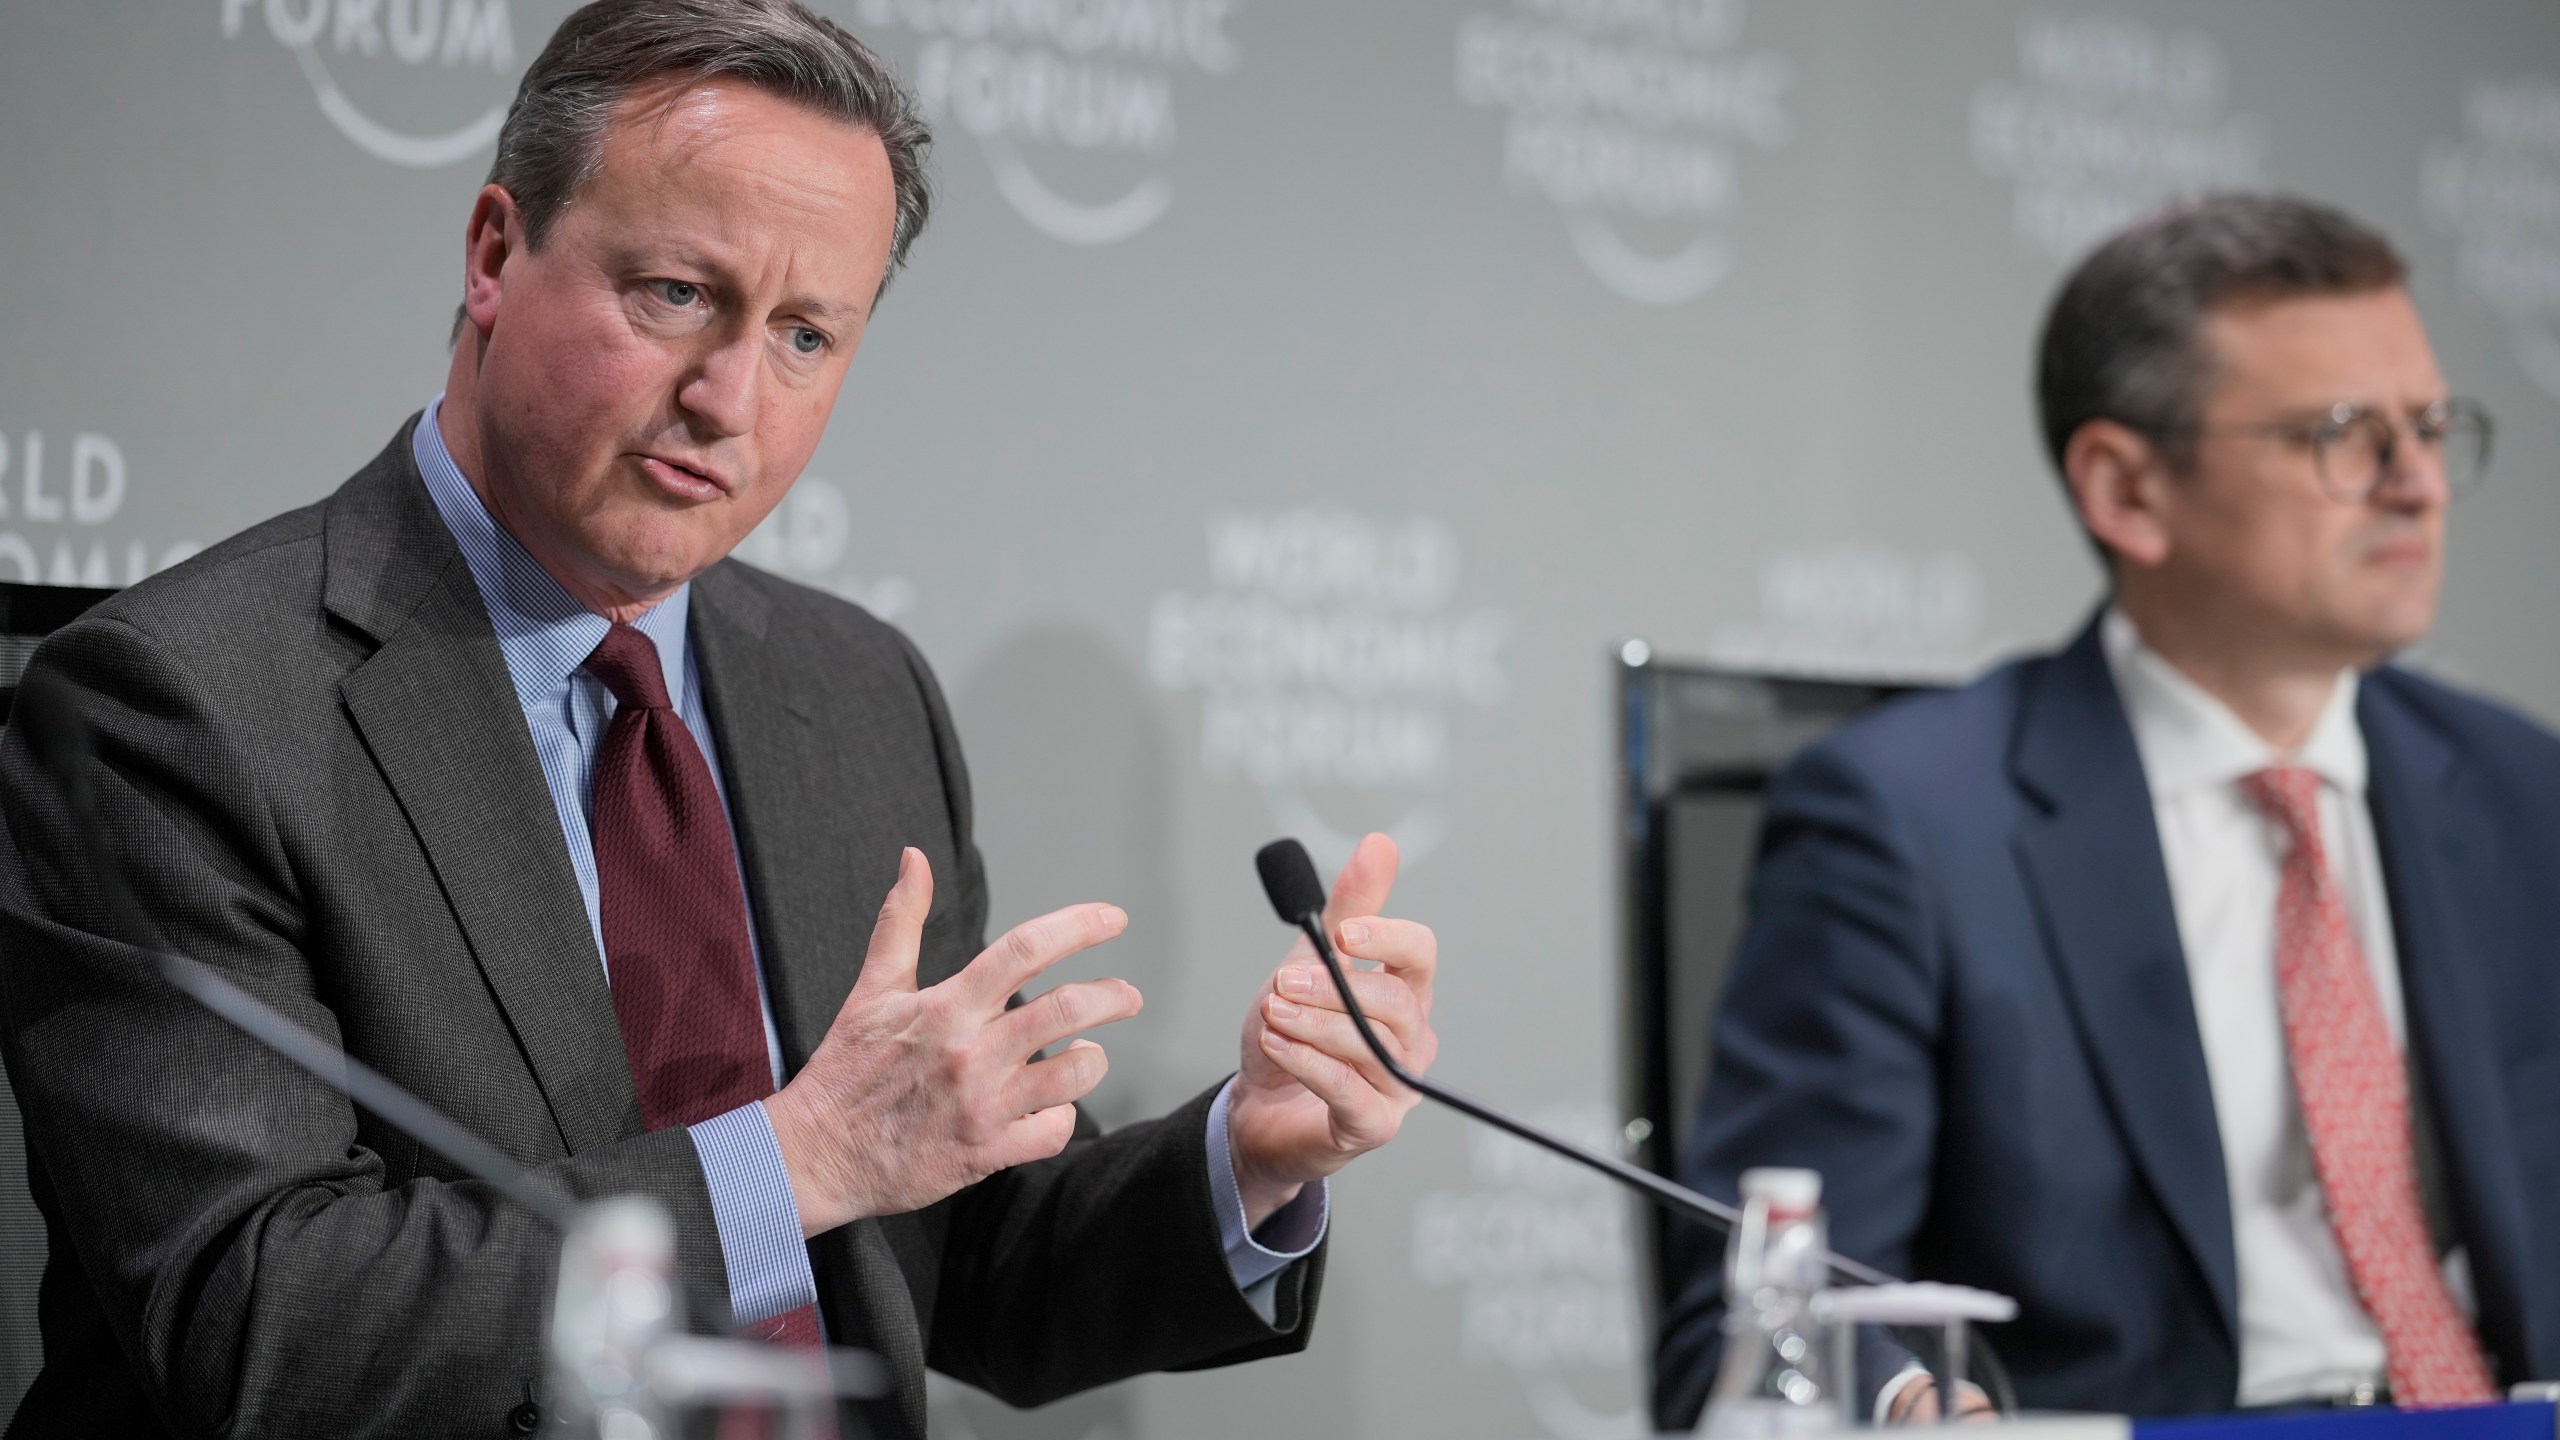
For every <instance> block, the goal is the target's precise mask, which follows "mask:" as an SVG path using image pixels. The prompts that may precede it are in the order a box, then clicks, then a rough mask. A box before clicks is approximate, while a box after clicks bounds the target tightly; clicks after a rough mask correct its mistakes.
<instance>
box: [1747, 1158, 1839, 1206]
mask: <svg viewBox="0 0 2560 1440" xmlns="http://www.w3.org/2000/svg"><path fill="white" fill-rule="evenodd" d="M1742 1198H1743V1200H1744V1201H1746V1202H1748V1201H1752V1200H1764V1201H1767V1202H1768V1205H1769V1210H1770V1213H1772V1214H1775V1215H1810V1214H1812V1213H1813V1212H1814V1211H1815V1210H1817V1209H1819V1208H1821V1205H1822V1172H1821V1171H1819V1170H1798V1169H1790V1168H1786V1167H1782V1166H1775V1165H1764V1166H1761V1167H1759V1168H1757V1169H1751V1170H1745V1171H1743V1172H1742Z"/></svg>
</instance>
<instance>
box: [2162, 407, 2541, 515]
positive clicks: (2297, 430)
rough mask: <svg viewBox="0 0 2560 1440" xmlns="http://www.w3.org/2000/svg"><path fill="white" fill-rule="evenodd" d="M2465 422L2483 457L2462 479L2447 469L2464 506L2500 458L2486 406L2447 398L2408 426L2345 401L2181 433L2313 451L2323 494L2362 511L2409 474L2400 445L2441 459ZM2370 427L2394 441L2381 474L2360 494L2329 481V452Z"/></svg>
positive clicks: (2452, 491)
mask: <svg viewBox="0 0 2560 1440" xmlns="http://www.w3.org/2000/svg"><path fill="white" fill-rule="evenodd" d="M2463 422H2471V423H2474V424H2476V425H2477V426H2478V427H2479V434H2480V457H2479V459H2478V460H2477V461H2476V462H2474V463H2473V464H2472V466H2471V467H2470V469H2469V470H2468V471H2467V472H2466V473H2464V474H2461V475H2456V474H2455V473H2454V472H2453V469H2452V467H2451V466H2447V467H2446V468H2445V472H2444V481H2445V491H2446V494H2447V496H2448V497H2449V498H2450V499H2454V500H2460V499H2462V498H2463V497H2465V496H2467V495H2472V494H2476V493H2477V492H2478V491H2479V489H2480V486H2481V485H2482V483H2483V482H2485V481H2486V480H2487V479H2488V478H2489V461H2490V458H2491V457H2492V456H2493V455H2495V454H2496V452H2497V439H2498V425H2497V422H2496V420H2494V419H2493V418H2491V416H2490V414H2489V409H2488V407H2487V406H2485V405H2482V404H2481V403H2480V402H2479V401H2477V400H2470V399H2465V398H2464V397H2462V396H2459V395H2455V396H2448V397H2446V398H2445V399H2442V400H2438V401H2437V402H2435V403H2434V404H2432V405H2429V406H2427V407H2426V408H2425V409H2423V410H2421V411H2419V412H2418V415H2417V418H2416V419H2415V420H2413V421H2405V422H2404V421H2402V420H2400V419H2398V418H2396V417H2394V416H2393V415H2392V414H2391V412H2389V411H2387V410H2384V409H2382V408H2381V407H2379V406H2373V405H2360V404H2357V403H2355V402H2353V401H2346V400H2341V401H2339V402H2338V403H2337V404H2335V405H2332V406H2330V407H2329V408H2328V409H2327V410H2325V411H2323V412H2322V413H2320V414H2318V415H2312V416H2305V417H2303V418H2300V419H2295V420H2265V421H2257V422H2252V423H2241V422H2235V423H2230V424H2223V425H2206V424H2201V423H2198V424H2193V425H2188V426H2185V427H2183V433H2185V434H2188V435H2194V436H2198V437H2203V436H2208V435H2241V436H2256V437H2259V438H2270V437H2271V438H2274V439H2279V440H2290V441H2292V442H2293V443H2295V444H2297V445H2303V446H2307V447H2309V448H2310V451H2311V472H2312V475H2313V477H2314V478H2315V479H2316V480H2318V482H2319V484H2320V493H2321V494H2323V495H2326V496H2328V497H2329V498H2330V499H2332V500H2336V501H2338V502H2340V503H2341V504H2346V505H2361V504H2363V503H2365V502H2366V501H2368V500H2371V499H2372V498H2373V497H2374V495H2375V493H2376V492H2378V491H2379V490H2381V489H2382V487H2383V486H2384V485H2385V484H2387V483H2389V481H2390V480H2391V479H2392V478H2393V477H2395V476H2398V475H2402V474H2405V473H2406V472H2405V471H2404V470H2403V469H2402V468H2401V466H2400V462H2399V454H2400V447H2401V445H2403V444H2404V443H2415V444H2417V445H2419V446H2422V447H2423V446H2427V445H2430V444H2433V445H2435V446H2437V447H2439V453H2440V447H2441V446H2442V445H2443V443H2444V441H2445V440H2446V438H2447V437H2448V436H2450V435H2451V434H2452V433H2453V430H2454V427H2455V426H2456V425H2457V424H2460V423H2463ZM2371 425H2380V426H2382V427H2384V428H2386V429H2387V430H2389V432H2390V438H2389V439H2387V440H2385V441H2383V443H2382V446H2381V458H2382V464H2381V466H2380V468H2378V469H2377V470H2376V471H2375V472H2374V476H2373V479H2372V480H2371V481H2369V482H2367V483H2366V484H2365V485H2364V487H2363V488H2362V489H2360V490H2359V489H2355V488H2354V487H2345V486H2341V485H2339V484H2338V483H2337V482H2336V481H2335V480H2333V479H2332V478H2330V468H2331V467H2330V464H2329V452H2330V451H2331V449H2332V448H2334V447H2335V446H2336V445H2337V444H2338V442H2339V441H2341V440H2344V439H2346V438H2347V437H2348V435H2349V434H2350V433H2352V432H2353V431H2355V430H2356V429H2358V428H2361V427H2366V426H2371ZM2430 430H2432V431H2433V434H2432V435H2430V434H2429V433H2428V432H2429V431H2430Z"/></svg>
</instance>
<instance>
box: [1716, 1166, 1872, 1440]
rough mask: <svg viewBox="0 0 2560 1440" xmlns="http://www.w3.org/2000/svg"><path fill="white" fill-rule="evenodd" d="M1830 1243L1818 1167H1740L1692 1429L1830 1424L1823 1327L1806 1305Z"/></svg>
mask: <svg viewBox="0 0 2560 1440" xmlns="http://www.w3.org/2000/svg"><path fill="white" fill-rule="evenodd" d="M1830 1248H1831V1247H1830V1243H1829V1240H1828V1237H1827V1234H1826V1230H1825V1227H1824V1225H1823V1223H1822V1177H1821V1176H1820V1175H1818V1174H1816V1173H1814V1172H1813V1171H1811V1170H1779V1169H1761V1170H1745V1171H1744V1172H1742V1223H1741V1224H1739V1225H1736V1226H1735V1227H1734V1228H1733V1235H1732V1237H1731V1238H1730V1239H1729V1240H1728V1241H1727V1243H1726V1247H1725V1269H1724V1294H1725V1318H1724V1359H1723V1362H1722V1364H1720V1365H1719V1366H1718V1367H1717V1370H1716V1384H1715V1389H1714V1390H1713V1391H1712V1392H1710V1393H1709V1394H1708V1396H1707V1409H1706V1414H1705V1415H1704V1416H1703V1417H1702V1418H1701V1420H1700V1422H1699V1425H1698V1433H1699V1434H1701V1435H1704V1436H1708V1437H1711V1440H1769V1437H1777V1436H1798V1435H1810V1434H1814V1433H1817V1432H1821V1431H1831V1430H1837V1429H1838V1428H1839V1424H1840V1421H1839V1415H1840V1412H1839V1398H1838V1395H1837V1393H1836V1392H1835V1391H1834V1389H1833V1384H1832V1381H1833V1379H1834V1377H1833V1376H1832V1375H1831V1374H1830V1370H1831V1354H1832V1351H1831V1337H1830V1335H1829V1333H1828V1330H1829V1327H1828V1326H1826V1325H1823V1324H1821V1323H1819V1322H1817V1321H1816V1320H1815V1318H1814V1313H1813V1297H1814V1295H1815V1293H1816V1292H1817V1291H1820V1290H1822V1289H1823V1288H1825V1286H1826V1285H1827V1284H1828V1283H1829V1281H1830V1271H1829V1267H1828V1266H1827V1265H1826V1263H1825V1262H1824V1259H1823V1256H1824V1254H1825V1253H1826V1252H1827V1251H1829V1249H1830Z"/></svg>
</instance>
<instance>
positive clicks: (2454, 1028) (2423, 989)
mask: <svg viewBox="0 0 2560 1440" xmlns="http://www.w3.org/2000/svg"><path fill="white" fill-rule="evenodd" d="M2356 719H2357V723H2358V725H2359V727H2360V728H2361V729H2362V730H2363V732H2364V738H2365V750H2366V753H2367V755H2368V757H2369V762H2370V768H2371V780H2370V782H2369V784H2368V787H2367V793H2368V800H2369V803H2370V804H2371V806H2372V809H2373V828H2374V836H2375V839H2376V841H2377V843H2378V846H2379V848H2380V850H2381V852H2382V871H2383V881H2384V885H2385V887H2386V888H2387V889H2388V890H2389V892H2390V896H2391V920H2392V930H2393V932H2394V938H2395V940H2396V942H2397V944H2398V946H2399V951H2400V990H2401V995H2402V997H2403V999H2404V1000H2405V1001H2406V1004H2407V1010H2408V1016H2409V1043H2410V1045H2411V1047H2412V1049H2413V1051H2414V1052H2415V1055H2416V1063H2417V1064H2418V1065H2419V1066H2420V1067H2421V1069H2422V1071H2423V1073H2424V1075H2425V1077H2426V1093H2427V1096H2428V1099H2429V1100H2430V1101H2431V1102H2432V1103H2431V1105H2430V1115H2431V1117H2432V1118H2433V1120H2434V1121H2435V1131H2436V1135H2437V1138H2438V1141H2439V1143H2440V1145H2441V1146H2442V1148H2443V1152H2444V1157H2445V1163H2446V1169H2447V1171H2448V1172H2449V1178H2450V1179H2451V1180H2452V1181H2453V1185H2452V1192H2453V1196H2454V1201H2455V1207H2456V1209H2457V1211H2458V1212H2459V1213H2458V1214H2457V1216H2456V1219H2457V1220H2458V1222H2459V1227H2460V1231H2461V1235H2462V1242H2463V1244H2464V1246H2465V1247H2466V1248H2467V1249H2468V1250H2469V1251H2470V1256H2471V1275H2472V1281H2473V1289H2474V1291H2475V1293H2476V1294H2477V1296H2478V1299H2479V1303H2480V1329H2481V1334H2482V1337H2483V1339H2484V1340H2485V1342H2486V1343H2487V1344H2488V1346H2489V1348H2490V1349H2492V1350H2493V1351H2496V1352H2497V1353H2499V1354H2500V1355H2502V1356H2504V1357H2505V1358H2506V1359H2507V1361H2508V1362H2509V1363H2508V1367H2507V1368H2509V1369H2513V1368H2514V1367H2515V1365H2517V1364H2519V1363H2521V1362H2523V1361H2524V1359H2525V1357H2527V1356H2529V1355H2530V1354H2532V1350H2531V1348H2530V1345H2529V1337H2528V1336H2527V1335H2526V1334H2525V1323H2526V1314H2527V1310H2526V1306H2525V1304H2524V1297H2523V1296H2522V1295H2520V1294H2518V1293H2517V1291H2516V1287H2515V1281H2516V1279H2517V1277H2520V1276H2522V1275H2523V1274H2524V1273H2525V1262H2526V1255H2525V1229H2526V1223H2525V1192H2524V1181H2523V1177H2522V1175H2521V1173H2520V1172H2519V1171H2518V1170H2517V1168H2516V1165H2515V1156H2514V1154H2513V1152H2512V1150H2511V1149H2510V1143H2511V1142H2510V1137H2512V1136H2513V1135H2514V1134H2515V1130H2514V1127H2513V1125H2512V1124H2511V1123H2510V1121H2509V1119H2508V1115H2507V1100H2506V1087H2505V1086H2504V1084H2503V1083H2501V1080H2500V1076H2499V1074H2498V1071H2497V1069H2496V1065H2497V1058H2498V1057H2497V1055H2496V1052H2495V1050H2494V1048H2493V1047H2491V1046H2487V1045H2483V1044H2481V1043H2480V1039H2479V1037H2481V1036H2483V1035H2487V1034H2489V1033H2491V1030H2492V1028H2493V1027H2491V1026H2490V1025H2489V1024H2488V1015H2489V1010H2488V1003H2489V1002H2488V999H2487V997H2486V996H2484V995H2483V994H2482V993H2481V989H2480V975H2479V973H2478V971H2479V966H2480V964H2481V961H2482V959H2483V951H2482V949H2481V947H2480V944H2479V941H2478V939H2477V937H2476V936H2474V935H2473V934H2472V933H2471V930H2470V926H2469V925H2468V923H2467V919H2466V915H2467V913H2468V912H2469V910H2470V908H2471V907H2469V906H2467V905H2466V904H2465V903H2464V902H2465V900H2466V899H2467V897H2465V896H2463V895H2462V894H2461V884H2462V879H2463V877H2465V876H2467V875H2470V874H2473V873H2475V871H2474V869H2473V867H2474V866H2477V865H2480V864H2484V863H2494V861H2495V859H2496V855H2497V849H2496V846H2497V840H2496V837H2495V836H2494V835H2490V834H2484V833H2479V830H2480V824H2479V822H2480V817H2481V816H2482V815H2484V814H2486V813H2487V807H2485V806H2483V805H2481V804H2480V803H2478V801H2477V799H2476V797H2473V796H2471V795H2469V794H2468V793H2466V792H2467V791H2468V789H2469V787H2470V785H2471V784H2472V780H2471V777H2470V775H2469V772H2468V770H2467V769H2466V767H2465V766H2464V765H2463V764H2462V760H2461V755H2460V753H2459V752H2458V751H2456V750H2454V749H2453V748H2452V747H2451V746H2449V745H2448V744H2446V743H2445V741H2444V738H2443V737H2442V736H2441V735H2439V734H2437V733H2436V732H2435V731H2434V730H2433V729H2431V728H2429V727H2428V726H2427V725H2426V724H2425V722H2424V721H2423V720H2421V719H2420V718H2419V717H2418V716H2417V715H2416V714H2414V713H2412V712H2411V710H2410V709H2409V708H2408V707H2407V706H2406V705H2405V704H2404V703H2402V702H2401V701H2400V700H2399V699H2398V698H2397V697H2396V695H2395V692H2394V691H2393V690H2392V689H2391V688H2390V676H2389V672H2383V673H2382V674H2379V675H2376V676H2375V677H2373V679H2372V680H2370V681H2368V682H2367V683H2366V684H2365V686H2364V687H2363V689H2362V691H2361V693H2360V694H2359V695H2358V697H2357V705H2356Z"/></svg>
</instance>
